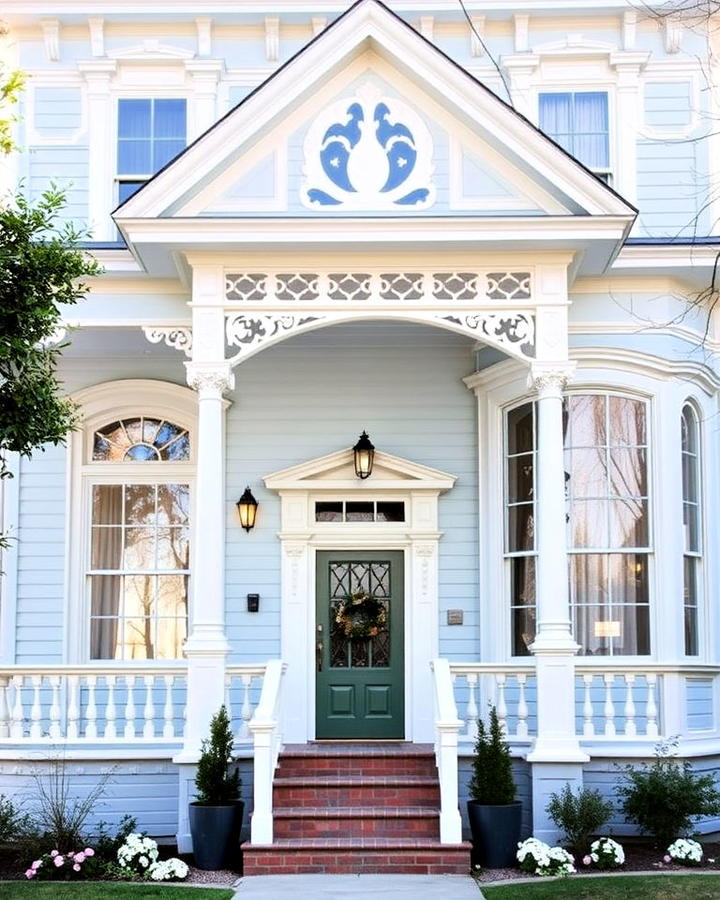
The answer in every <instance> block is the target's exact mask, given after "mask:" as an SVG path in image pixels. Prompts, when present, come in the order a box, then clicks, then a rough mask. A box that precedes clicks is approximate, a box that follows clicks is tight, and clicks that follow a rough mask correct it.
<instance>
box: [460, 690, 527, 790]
mask: <svg viewBox="0 0 720 900" xmlns="http://www.w3.org/2000/svg"><path fill="white" fill-rule="evenodd" d="M472 768H473V775H472V778H471V779H470V784H469V785H468V789H469V793H470V799H471V800H474V801H475V802H476V803H483V804H487V805H489V806H502V805H504V804H507V803H514V801H515V795H516V789H515V782H514V781H513V775H512V761H511V759H510V748H509V747H508V745H507V741H506V740H505V737H504V735H503V731H502V728H501V726H500V720H499V719H498V714H497V709H495V707H494V706H491V707H490V728H489V730H488V729H487V728H486V727H485V723H484V722H483V721H482V719H478V733H477V738H476V740H475V750H474V753H473V759H472Z"/></svg>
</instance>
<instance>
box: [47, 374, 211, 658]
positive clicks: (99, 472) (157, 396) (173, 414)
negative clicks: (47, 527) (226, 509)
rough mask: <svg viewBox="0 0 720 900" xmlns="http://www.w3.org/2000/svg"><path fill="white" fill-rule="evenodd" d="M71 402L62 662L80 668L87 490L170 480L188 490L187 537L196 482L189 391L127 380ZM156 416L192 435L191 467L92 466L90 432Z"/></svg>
mask: <svg viewBox="0 0 720 900" xmlns="http://www.w3.org/2000/svg"><path fill="white" fill-rule="evenodd" d="M72 399H73V400H74V401H75V402H76V403H77V404H79V406H80V412H81V416H82V427H81V428H79V429H78V430H76V431H73V432H72V435H71V437H70V441H69V447H68V455H69V461H68V477H67V485H68V487H67V509H66V523H67V524H66V528H67V531H66V534H67V541H66V548H65V552H66V573H67V574H66V590H65V599H64V611H65V617H64V621H65V636H64V650H65V661H66V662H70V663H83V662H87V659H88V647H89V615H88V599H87V587H86V580H87V579H86V572H87V568H88V553H89V543H90V542H89V535H88V528H89V517H90V506H89V496H88V493H89V490H88V485H89V484H92V483H94V484H100V483H106V484H110V483H115V484H117V483H123V482H128V481H129V480H132V481H134V482H136V483H142V482H145V483H148V482H151V483H156V482H158V481H169V480H172V479H173V478H175V479H179V480H182V481H183V482H184V483H187V484H189V485H190V498H191V499H190V523H191V535H192V528H193V523H194V516H193V511H194V501H193V484H194V480H195V474H194V473H195V458H196V452H197V450H196V443H197V440H196V433H197V402H196V397H195V393H194V392H193V391H191V390H190V389H189V388H183V387H179V386H178V385H176V384H170V383H169V382H164V381H152V380H149V379H125V380H121V381H110V382H104V383H102V384H97V385H93V386H92V387H89V388H85V389H83V390H81V391H78V392H77V393H76V394H74V395H73V397H72ZM139 414H142V415H148V416H150V415H155V416H160V417H162V418H166V419H169V420H170V421H172V422H175V423H177V424H178V425H181V426H182V427H184V428H187V429H188V431H189V433H190V454H191V455H190V461H189V462H187V463H164V462H151V463H149V464H148V465H147V466H143V465H140V466H138V464H132V463H102V462H101V463H98V462H95V463H93V462H92V461H91V459H92V435H93V428H94V427H98V426H100V425H102V424H105V423H106V422H108V421H112V420H113V419H115V418H127V417H130V416H133V415H139Z"/></svg>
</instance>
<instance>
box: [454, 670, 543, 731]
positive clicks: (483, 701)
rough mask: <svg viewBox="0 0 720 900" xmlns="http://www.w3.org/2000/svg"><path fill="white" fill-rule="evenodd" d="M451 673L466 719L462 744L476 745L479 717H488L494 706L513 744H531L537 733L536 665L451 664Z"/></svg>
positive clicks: (502, 726)
mask: <svg viewBox="0 0 720 900" xmlns="http://www.w3.org/2000/svg"><path fill="white" fill-rule="evenodd" d="M450 673H451V677H452V683H453V692H454V697H455V702H456V704H457V706H458V708H459V709H460V718H461V719H463V729H462V731H461V733H460V740H461V741H463V742H468V741H469V742H473V743H474V741H475V738H476V737H477V722H478V718H479V717H481V715H482V717H483V718H486V715H485V714H486V712H487V709H488V707H489V706H491V705H492V706H494V707H495V708H496V709H497V714H498V719H499V721H500V727H501V728H502V730H503V732H504V734H505V735H506V736H507V738H508V739H509V740H510V741H527V740H528V739H529V738H530V737H532V736H533V735H534V734H535V669H534V666H532V665H528V666H503V665H496V664H494V663H450Z"/></svg>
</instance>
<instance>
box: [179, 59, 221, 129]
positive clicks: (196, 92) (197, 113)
mask: <svg viewBox="0 0 720 900" xmlns="http://www.w3.org/2000/svg"><path fill="white" fill-rule="evenodd" d="M185 70H186V71H187V73H188V74H189V75H190V76H191V77H192V88H193V94H192V98H191V100H190V115H188V134H187V139H188V143H190V142H191V141H194V140H195V138H197V137H199V136H200V135H201V134H203V133H204V132H206V131H207V130H208V128H210V127H211V125H214V124H215V121H216V120H217V89H218V81H219V79H220V75H221V73H222V70H223V63H222V61H221V60H218V59H193V60H188V62H186V63H185Z"/></svg>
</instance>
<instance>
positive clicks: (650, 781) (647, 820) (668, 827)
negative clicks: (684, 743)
mask: <svg viewBox="0 0 720 900" xmlns="http://www.w3.org/2000/svg"><path fill="white" fill-rule="evenodd" d="M676 743H677V742H676V741H674V742H669V743H663V744H658V746H657V747H656V750H655V752H656V759H655V760H654V762H653V763H652V764H650V765H647V764H644V765H641V766H633V765H627V766H620V767H619V768H620V769H621V771H622V773H623V775H624V781H623V782H621V783H620V784H619V785H618V786H617V787H616V788H615V790H616V793H617V795H618V797H619V799H620V809H621V810H622V812H623V814H624V816H625V818H626V819H627V820H628V821H629V822H635V823H636V824H637V825H639V826H640V829H641V830H642V831H643V832H644V833H645V834H650V835H652V836H653V837H654V838H655V840H656V841H657V844H658V847H659V848H660V849H665V848H666V847H668V846H669V845H670V844H671V843H672V842H673V841H674V840H675V838H677V837H684V836H686V835H687V834H688V833H689V832H690V831H691V829H692V823H693V820H695V819H698V818H700V817H702V816H717V815H719V814H720V792H718V790H717V787H716V786H715V779H714V777H713V776H712V775H709V774H708V775H699V774H697V773H696V772H694V771H693V769H692V766H691V765H690V763H689V762H688V761H687V760H685V761H683V762H680V761H679V760H677V759H674V758H673V753H674V749H675V745H676Z"/></svg>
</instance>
